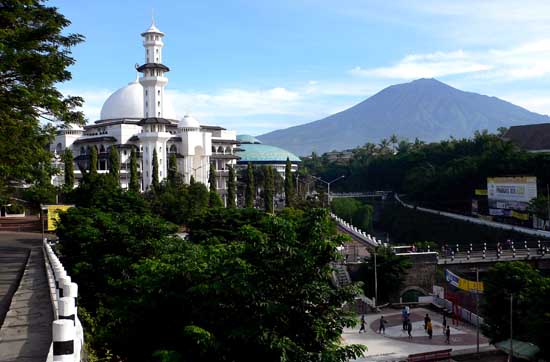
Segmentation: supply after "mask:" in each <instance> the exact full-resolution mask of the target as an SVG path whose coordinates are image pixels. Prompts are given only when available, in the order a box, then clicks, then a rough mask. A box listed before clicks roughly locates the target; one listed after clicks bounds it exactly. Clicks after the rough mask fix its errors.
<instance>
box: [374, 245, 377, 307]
mask: <svg viewBox="0 0 550 362" xmlns="http://www.w3.org/2000/svg"><path fill="white" fill-rule="evenodd" d="M376 269H377V265H376V247H375V248H374V308H376V302H377V301H378V272H377V270H376Z"/></svg>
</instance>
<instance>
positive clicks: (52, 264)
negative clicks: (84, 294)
mask: <svg viewBox="0 0 550 362" xmlns="http://www.w3.org/2000/svg"><path fill="white" fill-rule="evenodd" d="M43 251H44V256H45V257H44V259H45V264H46V273H47V276H48V284H49V287H50V298H51V303H52V309H53V315H54V321H53V323H52V337H53V338H52V339H53V341H52V344H51V346H50V352H49V354H48V357H47V360H46V361H47V362H57V361H60V362H61V361H63V362H68V361H70V362H80V360H81V352H82V347H83V345H84V331H83V329H82V324H81V323H80V320H79V319H78V314H77V299H78V285H77V284H76V283H73V282H71V277H70V276H69V275H67V272H66V270H65V268H64V267H63V265H62V264H61V262H60V261H59V258H58V257H57V255H55V252H54V251H53V250H52V247H51V246H50V245H49V244H48V242H47V241H46V239H44V241H43Z"/></svg>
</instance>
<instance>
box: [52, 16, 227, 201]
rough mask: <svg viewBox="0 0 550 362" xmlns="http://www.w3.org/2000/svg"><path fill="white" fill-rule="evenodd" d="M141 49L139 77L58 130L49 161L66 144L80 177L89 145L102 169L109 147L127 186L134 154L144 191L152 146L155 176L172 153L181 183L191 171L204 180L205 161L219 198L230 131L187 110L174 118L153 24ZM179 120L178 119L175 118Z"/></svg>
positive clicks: (103, 170)
mask: <svg viewBox="0 0 550 362" xmlns="http://www.w3.org/2000/svg"><path fill="white" fill-rule="evenodd" d="M141 36H142V37H143V47H144V48H145V62H144V64H143V65H141V66H139V67H137V70H138V71H139V72H140V73H142V74H141V77H139V78H137V79H136V80H135V81H133V82H131V83H129V84H128V85H127V86H125V87H123V88H120V89H119V90H117V91H116V92H114V93H113V94H111V95H110V96H109V98H107V100H106V101H105V103H104V104H103V107H102V109H101V116H100V118H101V119H100V120H98V121H95V122H94V124H90V125H86V126H84V128H81V127H69V128H66V129H61V130H60V131H59V132H58V134H57V136H56V138H55V141H54V143H53V144H52V145H51V151H52V152H54V153H55V155H56V157H55V161H54V162H55V163H56V164H57V165H59V164H60V162H59V155H61V154H62V153H63V152H64V151H65V149H66V148H70V149H71V150H72V152H73V155H74V156H75V176H76V177H75V179H76V180H78V179H79V178H81V177H82V174H81V171H80V170H81V169H89V162H90V150H91V149H92V147H96V149H97V151H98V155H99V157H98V158H99V164H98V167H97V168H98V172H100V173H106V172H108V171H107V170H108V166H109V165H108V155H109V151H110V148H111V147H117V148H118V150H119V154H120V158H121V159H120V164H121V172H120V184H121V186H122V187H123V188H127V187H128V184H129V181H130V153H131V150H132V148H134V149H135V150H136V151H137V154H138V161H139V162H138V171H139V172H140V177H141V187H142V190H147V189H148V188H149V187H150V186H151V183H152V179H153V162H152V161H153V152H154V150H156V151H157V158H158V165H159V168H158V172H159V175H158V176H159V180H160V181H162V180H163V179H164V178H166V176H167V173H168V160H169V158H170V156H171V155H172V154H175V155H176V157H177V161H178V172H179V173H180V174H181V175H182V176H183V179H184V180H185V182H187V183H188V182H189V180H190V178H191V176H193V177H194V178H195V180H196V181H198V182H202V183H205V184H206V183H207V182H208V174H209V168H210V163H214V164H215V166H216V170H217V176H218V178H217V186H218V191H219V193H220V195H221V196H222V198H224V197H225V193H226V192H225V190H226V184H227V177H228V171H227V170H228V168H227V165H234V164H235V163H236V160H237V159H238V157H237V156H236V155H235V150H236V145H237V141H236V133H235V132H234V131H228V130H226V129H225V128H222V127H217V126H205V125H200V124H199V122H198V121H197V120H196V119H195V118H193V117H192V116H190V115H186V116H184V117H183V118H181V119H179V118H178V117H177V116H176V114H175V112H174V110H173V107H172V104H171V102H170V99H169V98H168V97H167V96H166V94H165V87H166V84H167V83H168V78H167V77H166V73H167V72H168V71H169V70H170V69H169V68H168V67H167V66H165V65H164V64H162V48H163V46H164V43H163V38H164V33H163V32H161V31H160V30H159V29H158V28H157V27H156V26H155V24H154V23H153V24H152V25H151V27H150V28H149V29H147V30H146V31H145V32H144V33H142V34H141ZM178 119H179V120H178ZM63 179H64V177H63V175H59V176H56V177H55V178H54V185H60V184H63Z"/></svg>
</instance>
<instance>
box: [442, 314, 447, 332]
mask: <svg viewBox="0 0 550 362" xmlns="http://www.w3.org/2000/svg"><path fill="white" fill-rule="evenodd" d="M446 331H447V317H445V314H443V334H445V333H446Z"/></svg>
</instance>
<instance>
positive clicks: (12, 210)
mask: <svg viewBox="0 0 550 362" xmlns="http://www.w3.org/2000/svg"><path fill="white" fill-rule="evenodd" d="M6 211H7V212H8V214H22V213H24V212H25V207H24V206H23V205H21V204H11V205H9V206H7V207H6Z"/></svg>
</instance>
